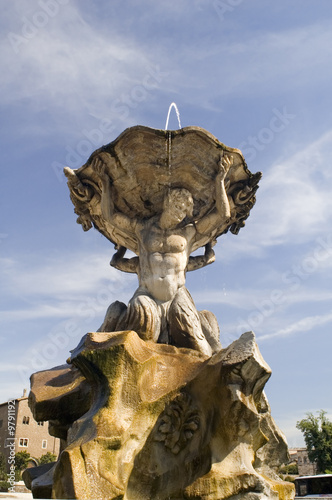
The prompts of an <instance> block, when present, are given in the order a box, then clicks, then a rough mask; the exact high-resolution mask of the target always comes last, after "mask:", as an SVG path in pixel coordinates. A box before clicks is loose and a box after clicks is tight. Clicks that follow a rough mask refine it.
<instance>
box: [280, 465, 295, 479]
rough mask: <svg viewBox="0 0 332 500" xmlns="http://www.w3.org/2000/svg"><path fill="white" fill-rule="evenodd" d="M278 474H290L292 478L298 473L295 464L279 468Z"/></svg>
mask: <svg viewBox="0 0 332 500" xmlns="http://www.w3.org/2000/svg"><path fill="white" fill-rule="evenodd" d="M279 472H281V473H282V474H287V475H290V474H292V475H293V476H296V475H297V474H298V473H299V470H298V467H297V464H288V465H283V466H282V467H280V468H279Z"/></svg>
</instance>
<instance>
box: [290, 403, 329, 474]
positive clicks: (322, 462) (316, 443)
mask: <svg viewBox="0 0 332 500" xmlns="http://www.w3.org/2000/svg"><path fill="white" fill-rule="evenodd" d="M296 427H297V428H298V429H299V430H300V431H301V432H302V433H303V436H304V441H305V444H306V447H307V450H308V456H309V459H310V461H311V462H315V463H316V464H317V469H318V473H323V474H324V473H325V472H326V471H327V470H331V469H332V422H331V421H330V420H328V419H327V418H326V411H324V410H320V411H319V412H318V417H315V416H314V415H313V414H312V413H307V418H304V419H303V420H300V421H299V422H297V424H296Z"/></svg>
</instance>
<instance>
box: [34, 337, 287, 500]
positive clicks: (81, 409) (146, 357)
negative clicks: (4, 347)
mask: <svg viewBox="0 0 332 500" xmlns="http://www.w3.org/2000/svg"><path fill="white" fill-rule="evenodd" d="M270 374H271V371H270V368H269V367H268V365H267V364H266V363H265V362H264V360H263V358H262V356H261V354H260V352H259V350H258V347H257V345H256V343H255V337H254V334H253V333H252V332H248V333H245V334H243V335H242V336H241V338H240V339H239V340H237V341H235V342H233V344H231V345H230V346H229V347H228V348H226V349H223V350H221V351H220V352H219V353H217V354H215V355H214V356H213V357H212V358H207V357H205V356H204V355H203V354H200V353H198V352H196V351H194V350H190V349H184V348H182V349H179V348H176V347H173V346H168V345H162V344H155V343H152V342H151V343H150V342H145V341H143V340H141V339H140V338H139V337H138V335H137V334H136V333H135V332H133V331H125V332H116V333H90V334H88V335H86V336H85V337H83V339H82V341H81V343H80V344H79V346H78V347H77V348H76V349H75V350H74V351H73V353H72V357H71V360H70V364H69V365H68V366H67V367H66V366H63V367H57V368H55V369H53V370H49V371H45V372H39V373H37V374H35V375H33V376H32V389H31V393H30V406H31V408H32V410H33V412H34V415H35V417H36V418H37V420H51V421H52V422H51V427H50V428H51V432H52V433H53V434H54V435H58V436H60V437H62V439H63V451H62V453H61V455H60V457H59V460H58V462H57V463H56V464H55V466H54V467H53V471H50V470H48V471H47V476H46V477H45V478H44V480H43V477H42V476H41V477H39V478H37V479H33V480H32V481H31V488H32V491H33V492H34V494H35V495H37V496H38V491H39V492H41V491H42V492H43V494H44V495H45V491H48V494H49V497H51V493H52V495H53V498H79V499H82V500H83V499H87V500H88V499H100V500H105V499H113V500H115V499H119V500H120V499H124V500H125V499H126V500H147V499H154V500H162V499H165V500H166V499H173V500H175V499H177V500H180V499H181V500H182V499H188V500H189V499H190V500H194V499H195V500H198V499H206V500H221V499H226V498H227V499H232V500H235V499H248V500H251V499H252V500H256V499H283V500H286V499H292V498H294V489H293V485H291V484H290V483H285V482H282V481H281V480H280V479H279V477H278V476H277V474H276V470H277V467H278V466H279V465H280V464H281V463H283V462H285V461H286V460H287V445H286V442H285V440H284V437H283V435H282V434H281V432H280V431H279V430H278V428H277V427H276V425H275V423H274V421H273V419H272V417H271V415H270V408H269V405H268V403H267V400H266V398H265V395H264V392H263V388H264V385H265V383H266V381H267V380H268V378H269V377H270ZM52 477H53V479H52ZM34 484H35V486H36V487H35V488H34ZM41 485H43V487H42V488H41ZM34 490H35V491H34Z"/></svg>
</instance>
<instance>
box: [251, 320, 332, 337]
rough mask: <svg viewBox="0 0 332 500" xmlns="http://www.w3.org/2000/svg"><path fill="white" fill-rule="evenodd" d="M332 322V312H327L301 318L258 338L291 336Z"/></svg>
mask: <svg viewBox="0 0 332 500" xmlns="http://www.w3.org/2000/svg"><path fill="white" fill-rule="evenodd" d="M331 322H332V314H325V315H321V316H307V317H305V318H302V319H300V320H299V321H296V322H295V323H292V324H290V325H289V326H287V327H286V328H282V329H280V330H277V331H275V332H272V333H270V334H267V335H260V336H258V337H257V340H258V341H259V342H261V341H262V340H270V339H272V338H276V337H289V336H291V335H294V334H297V333H301V332H307V331H310V330H312V329H314V328H318V327H320V326H323V325H326V324H329V323H331Z"/></svg>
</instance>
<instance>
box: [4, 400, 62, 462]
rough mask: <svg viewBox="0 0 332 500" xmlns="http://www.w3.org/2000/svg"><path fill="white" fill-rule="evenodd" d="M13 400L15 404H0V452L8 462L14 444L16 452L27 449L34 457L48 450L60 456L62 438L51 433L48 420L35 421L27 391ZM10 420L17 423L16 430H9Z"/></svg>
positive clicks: (38, 456)
mask: <svg viewBox="0 0 332 500" xmlns="http://www.w3.org/2000/svg"><path fill="white" fill-rule="evenodd" d="M13 402H15V404H11V403H10V402H6V403H2V404H0V452H2V453H3V454H4V455H5V458H6V463H7V464H8V458H9V455H10V450H11V449H13V444H15V453H18V452H19V451H26V452H28V453H30V455H31V457H33V458H40V457H41V456H42V455H45V453H47V452H50V453H54V454H55V455H57V456H58V454H59V448H60V440H59V439H58V438H55V437H53V436H51V435H50V434H49V432H48V423H47V422H36V421H35V419H34V418H33V415H32V413H31V410H30V408H29V406H28V398H27V397H26V396H25V393H24V394H23V396H22V397H21V398H17V399H15V400H13ZM9 416H10V417H11V418H10V419H9V418H8V417H9ZM12 417H13V418H12ZM8 422H10V423H15V425H14V426H13V427H14V430H11V431H9V430H8ZM11 445H12V446H11Z"/></svg>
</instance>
